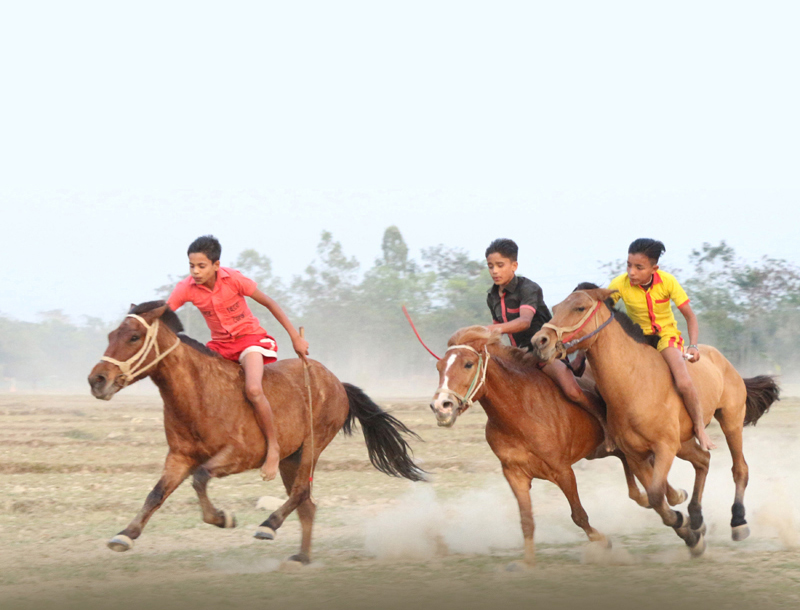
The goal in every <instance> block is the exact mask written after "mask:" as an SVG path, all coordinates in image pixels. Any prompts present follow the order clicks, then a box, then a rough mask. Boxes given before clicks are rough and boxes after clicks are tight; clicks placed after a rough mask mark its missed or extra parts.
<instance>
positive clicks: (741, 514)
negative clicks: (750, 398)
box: [715, 408, 750, 542]
mask: <svg viewBox="0 0 800 610" xmlns="http://www.w3.org/2000/svg"><path fill="white" fill-rule="evenodd" d="M741 412H742V415H741V416H740V417H738V418H734V417H733V416H732V414H731V413H729V412H727V411H726V409H725V408H723V409H721V410H718V411H717V412H716V413H715V417H716V418H717V420H718V421H719V424H720V427H721V428H722V432H723V434H725V440H726V441H727V443H728V449H729V450H730V452H731V458H732V459H733V468H732V471H733V482H734V484H735V485H736V491H735V495H734V500H733V506H732V507H731V538H733V540H735V541H736V542H740V541H742V540H744V539H745V538H747V537H748V536H749V535H750V527H749V526H748V525H747V520H746V519H745V511H744V492H745V489H746V488H747V482H748V480H749V477H750V470H749V468H748V466H747V462H746V461H745V459H744V451H743V449H742V422H743V419H744V409H743V408H742V409H741Z"/></svg>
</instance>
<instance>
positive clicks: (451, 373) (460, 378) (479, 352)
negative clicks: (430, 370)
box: [431, 326, 499, 428]
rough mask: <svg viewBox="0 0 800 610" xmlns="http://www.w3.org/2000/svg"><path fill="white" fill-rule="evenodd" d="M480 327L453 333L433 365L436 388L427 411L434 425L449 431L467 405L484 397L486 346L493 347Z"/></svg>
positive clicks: (494, 340)
mask: <svg viewBox="0 0 800 610" xmlns="http://www.w3.org/2000/svg"><path fill="white" fill-rule="evenodd" d="M498 340H499V336H498V335H493V334H492V333H490V332H489V331H488V330H486V328H485V327H483V326H469V327H467V328H462V329H461V330H458V331H456V332H455V333H454V334H453V336H452V337H450V340H449V341H448V342H447V345H448V347H447V351H445V353H444V357H443V358H442V359H441V360H439V362H438V363H437V364H436V369H437V370H438V371H439V388H438V389H437V390H436V393H435V394H434V395H433V400H432V401H431V410H432V411H433V413H434V415H436V422H437V423H438V424H439V425H440V426H443V427H447V428H449V427H450V426H452V425H453V424H455V423H456V419H458V416H459V415H461V414H462V413H463V412H464V411H466V410H467V409H468V408H469V407H470V405H471V404H472V403H473V402H474V401H476V400H480V398H481V396H483V394H484V393H485V391H486V390H485V383H484V382H485V380H486V367H487V366H488V365H489V351H488V347H489V345H491V344H493V343H497V341H498Z"/></svg>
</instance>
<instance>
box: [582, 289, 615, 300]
mask: <svg viewBox="0 0 800 610" xmlns="http://www.w3.org/2000/svg"><path fill="white" fill-rule="evenodd" d="M584 292H585V293H586V294H588V295H589V296H590V297H592V298H593V299H594V300H595V301H605V300H606V299H607V298H608V297H610V296H611V295H612V294H614V293H615V292H619V290H609V289H608V288H594V289H592V290H584Z"/></svg>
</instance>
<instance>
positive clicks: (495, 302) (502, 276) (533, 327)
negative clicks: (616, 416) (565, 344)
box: [486, 239, 609, 446]
mask: <svg viewBox="0 0 800 610" xmlns="http://www.w3.org/2000/svg"><path fill="white" fill-rule="evenodd" d="M518 252H519V248H518V247H517V244H516V243H515V242H514V241H512V240H510V239H495V240H494V241H493V242H492V243H491V244H489V247H488V248H486V264H487V265H488V266H489V273H490V274H491V276H492V280H493V281H494V285H493V286H492V287H491V288H490V289H489V293H488V295H487V297H486V303H487V305H488V306H489V310H490V311H491V312H492V319H493V320H494V324H492V326H487V327H486V328H487V329H488V330H489V331H491V332H494V333H503V334H507V335H508V337H509V339H510V340H511V345H514V346H516V347H521V348H523V349H527V350H530V348H531V337H533V335H535V334H536V333H537V332H538V331H539V330H540V329H541V328H542V325H543V324H544V323H545V322H549V321H550V318H552V316H551V315H550V310H549V309H547V305H545V303H544V297H543V295H542V289H541V287H540V286H539V284H537V283H536V282H533V281H531V280H529V279H528V278H526V277H522V276H521V275H516V271H517V267H518V263H517V253H518ZM541 370H542V372H544V373H545V374H546V375H547V376H548V377H550V378H551V379H552V380H553V381H555V382H556V384H557V385H558V386H559V387H560V388H561V391H562V392H563V393H564V395H565V396H566V397H567V398H568V399H569V400H571V401H572V402H574V403H576V404H577V405H578V406H580V407H581V408H583V409H584V410H585V411H588V412H589V413H591V414H592V415H593V416H595V417H596V418H597V419H598V420H599V421H600V423H601V425H602V426H603V431H604V432H605V431H606V422H605V419H604V418H603V416H602V413H603V407H602V405H601V404H600V403H599V402H598V401H597V399H595V398H594V397H593V396H591V395H589V394H586V393H584V391H583V390H582V389H581V387H580V386H579V385H578V382H577V381H575V376H574V375H573V374H572V371H571V370H570V369H569V367H568V366H567V365H566V363H564V362H563V361H561V360H555V361H553V362H552V363H550V364H544V365H543V366H542V367H541ZM606 439H607V440H606V443H607V446H608V445H609V441H608V439H609V436H608V434H606Z"/></svg>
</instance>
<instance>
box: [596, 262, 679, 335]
mask: <svg viewBox="0 0 800 610" xmlns="http://www.w3.org/2000/svg"><path fill="white" fill-rule="evenodd" d="M608 287H609V288H611V289H612V290H614V289H616V290H619V292H615V293H614V294H612V295H611V298H612V299H613V300H614V302H615V303H616V302H617V301H618V300H619V299H622V301H623V303H625V309H626V310H627V312H628V315H629V316H630V318H631V319H632V320H633V321H634V322H636V323H637V324H638V325H639V326H641V327H642V330H643V331H644V334H645V335H661V334H665V333H668V334H672V333H673V332H678V324H677V322H676V321H675V316H674V315H673V314H672V308H671V307H670V304H669V302H670V300H672V301H675V305H676V306H677V307H679V308H680V307H682V306H683V305H685V304H686V303H688V302H689V297H688V296H686V291H684V289H683V288H682V287H681V285H680V284H679V283H678V280H676V279H675V276H674V275H672V274H670V273H667V272H666V271H660V270H659V271H656V272H654V273H653V282H652V284H650V287H649V288H648V289H647V290H645V289H644V288H642V287H641V286H633V285H632V284H631V281H630V280H629V279H628V274H627V273H623V274H622V275H619V276H617V277H615V278H614V279H613V280H611V283H610V284H609V285H608Z"/></svg>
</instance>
